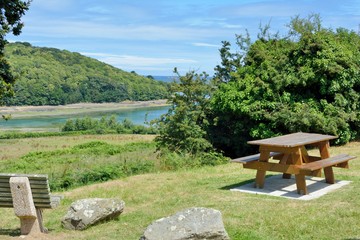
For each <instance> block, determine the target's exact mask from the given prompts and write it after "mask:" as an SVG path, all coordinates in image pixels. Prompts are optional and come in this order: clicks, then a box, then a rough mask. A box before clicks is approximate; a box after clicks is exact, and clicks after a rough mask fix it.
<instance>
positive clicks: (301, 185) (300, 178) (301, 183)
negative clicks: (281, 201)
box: [295, 174, 308, 195]
mask: <svg viewBox="0 0 360 240" xmlns="http://www.w3.org/2000/svg"><path fill="white" fill-rule="evenodd" d="M295 180H296V188H297V193H298V194H301V195H306V194H308V192H307V188H306V181H305V175H302V174H295Z"/></svg>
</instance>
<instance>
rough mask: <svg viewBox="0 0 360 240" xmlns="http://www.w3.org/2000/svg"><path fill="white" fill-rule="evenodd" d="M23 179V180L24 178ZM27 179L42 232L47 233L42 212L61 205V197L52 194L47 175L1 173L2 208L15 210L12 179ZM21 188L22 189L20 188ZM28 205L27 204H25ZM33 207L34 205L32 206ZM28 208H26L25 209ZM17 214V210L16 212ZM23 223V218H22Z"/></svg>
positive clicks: (0, 199) (0, 204)
mask: <svg viewBox="0 0 360 240" xmlns="http://www.w3.org/2000/svg"><path fill="white" fill-rule="evenodd" d="M22 177H23V178H22ZM11 178H12V179H15V180H16V179H19V178H22V179H24V178H25V179H27V180H26V181H28V182H29V183H30V189H31V193H30V195H31V196H30V197H31V198H32V202H33V205H34V207H35V210H36V217H37V221H38V223H39V227H40V231H41V232H46V231H47V230H46V228H45V227H44V225H43V218H42V210H43V209H50V208H55V207H56V206H57V205H59V203H60V199H61V197H60V196H52V195H51V194H50V188H49V182H48V176H47V175H30V174H4V173H0V207H2V208H13V207H14V204H13V203H14V201H13V196H14V195H13V193H12V190H11V186H10V179H11ZM18 188H20V187H18ZM24 204H26V203H24ZM31 205H32V204H31ZM25 207H27V206H24V208H25ZM15 213H16V210H15ZM20 221H21V218H20Z"/></svg>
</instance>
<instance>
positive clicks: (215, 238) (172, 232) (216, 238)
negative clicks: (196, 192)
mask: <svg viewBox="0 0 360 240" xmlns="http://www.w3.org/2000/svg"><path fill="white" fill-rule="evenodd" d="M170 239H171V240H185V239H186V240H197V239H199V240H200V239H203V240H205V239H212V240H228V239H230V238H229V236H228V234H227V232H226V230H225V228H224V224H223V222H222V217H221V213H220V211H218V210H215V209H208V208H196V207H194V208H189V209H186V210H183V211H181V212H178V213H176V214H175V215H172V216H170V217H166V218H161V219H159V220H156V221H155V222H153V223H152V224H151V225H150V226H148V227H147V229H146V230H145V232H144V235H143V236H142V237H141V238H140V240H170Z"/></svg>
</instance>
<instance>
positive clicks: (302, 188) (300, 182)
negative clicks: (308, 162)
mask: <svg viewBox="0 0 360 240" xmlns="http://www.w3.org/2000/svg"><path fill="white" fill-rule="evenodd" d="M303 153H304V149H303V148H301V147H300V148H299V149H297V150H296V151H295V152H293V153H292V154H291V160H292V164H295V165H301V164H302V161H303ZM295 181H296V188H297V193H298V194H301V195H306V194H308V191H307V187H306V180H305V175H303V174H295Z"/></svg>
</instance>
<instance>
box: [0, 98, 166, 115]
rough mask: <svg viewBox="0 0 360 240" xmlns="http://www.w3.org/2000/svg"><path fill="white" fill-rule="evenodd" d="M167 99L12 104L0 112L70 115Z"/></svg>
mask: <svg viewBox="0 0 360 240" xmlns="http://www.w3.org/2000/svg"><path fill="white" fill-rule="evenodd" d="M166 101H167V100H165V99H162V100H152V101H124V102H119V103H76V104H68V105H60V106H48V105H46V106H11V107H0V114H2V115H5V114H11V115H13V117H30V116H39V115H41V116H53V115H68V114H69V115H70V114H74V113H81V112H102V111H111V110H119V109H126V108H142V107H156V106H165V105H166Z"/></svg>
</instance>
